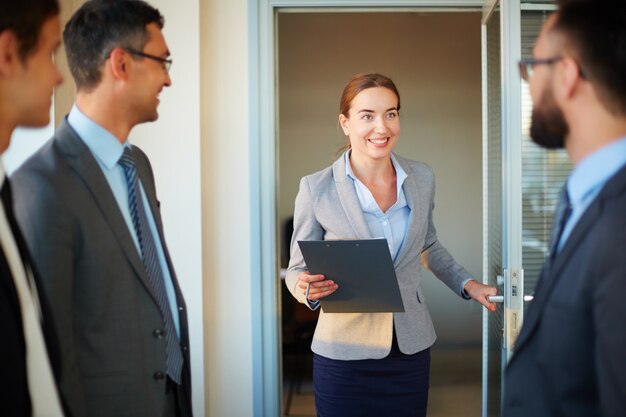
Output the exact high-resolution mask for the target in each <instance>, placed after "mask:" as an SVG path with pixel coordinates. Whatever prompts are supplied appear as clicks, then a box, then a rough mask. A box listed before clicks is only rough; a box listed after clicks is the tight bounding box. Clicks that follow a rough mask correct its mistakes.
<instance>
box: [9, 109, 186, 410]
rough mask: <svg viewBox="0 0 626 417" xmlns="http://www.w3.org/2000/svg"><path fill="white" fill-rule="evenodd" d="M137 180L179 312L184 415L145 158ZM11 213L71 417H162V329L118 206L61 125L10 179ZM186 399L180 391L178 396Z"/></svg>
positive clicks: (74, 138)
mask: <svg viewBox="0 0 626 417" xmlns="http://www.w3.org/2000/svg"><path fill="white" fill-rule="evenodd" d="M133 153H134V156H135V159H136V164H137V174H138V176H139V178H140V179H141V182H142V184H143V187H144V189H145V192H146V195H147V197H148V200H149V205H150V209H151V210H152V213H153V215H154V219H155V222H156V223H157V228H158V230H159V234H160V238H161V242H163V249H164V252H165V256H166V258H167V263H168V265H169V268H170V273H171V275H172V280H173V281H174V287H175V290H176V297H177V301H178V306H179V313H180V329H181V335H180V336H181V346H182V348H183V354H184V358H185V367H184V370H183V384H182V385H183V386H182V388H181V394H183V397H182V398H185V401H183V402H184V404H183V407H184V408H188V409H189V410H191V406H190V399H191V397H190V392H191V386H190V373H189V349H188V346H189V342H188V333H187V315H186V307H185V301H184V299H183V296H182V294H181V291H180V288H179V286H178V282H177V279H176V275H175V273H174V269H173V267H172V263H171V260H170V257H169V253H168V250H167V247H166V245H165V239H164V236H163V226H162V222H161V216H160V212H159V208H158V206H159V203H158V201H157V199H156V191H155V188H154V177H153V174H152V170H151V167H150V164H149V162H148V159H147V157H146V156H145V154H144V153H143V152H141V151H140V150H139V149H138V148H136V147H134V148H133ZM11 181H12V183H13V184H15V187H14V189H15V212H16V215H17V218H18V221H19V223H20V226H21V228H22V230H23V232H24V236H25V238H26V241H27V243H28V246H29V248H30V250H31V253H32V255H33V256H32V257H33V259H34V261H35V264H36V265H37V267H38V269H39V271H40V273H41V280H42V283H43V287H44V290H45V292H46V293H47V296H48V299H49V301H50V304H51V307H52V315H53V318H54V321H55V324H56V328H57V331H58V335H59V340H60V345H61V355H62V359H63V367H62V372H61V391H62V393H63V395H64V397H65V399H66V400H67V402H68V405H69V408H70V410H71V412H72V414H73V415H74V416H75V417H86V416H89V417H93V416H96V417H98V416H103V417H104V416H111V417H112V416H115V417H121V416H129V417H130V416H133V417H140V416H143V417H155V416H161V415H162V414H163V410H164V408H165V407H166V404H165V395H164V394H165V389H166V380H165V379H163V378H159V377H160V376H161V375H162V374H160V372H162V373H165V356H166V354H165V338H164V337H162V335H161V334H160V333H159V331H158V330H160V329H163V328H164V320H163V317H162V315H161V312H160V310H159V307H158V305H157V302H156V299H155V296H154V294H153V291H152V286H151V285H150V282H149V279H148V276H147V274H146V271H145V268H144V266H143V263H142V260H141V258H140V256H139V253H138V251H137V248H136V246H135V244H134V243H133V240H132V238H131V234H130V232H129V230H128V226H127V225H126V222H125V221H124V219H123V217H122V214H121V211H120V209H119V206H118V204H117V201H116V200H115V197H114V195H113V193H112V191H111V189H110V187H109V184H108V183H107V180H106V178H105V177H104V174H103V173H102V171H101V169H100V167H99V166H98V163H97V162H96V160H95V159H94V157H93V155H92V154H91V152H90V151H89V149H88V148H87V147H86V146H85V144H84V143H83V142H82V140H81V139H80V138H79V137H78V136H77V134H76V132H74V130H73V129H72V128H71V127H70V126H69V125H68V124H67V122H66V121H65V120H64V121H63V122H62V123H61V125H60V126H59V128H58V129H57V131H56V132H55V136H54V137H53V138H52V139H51V140H50V141H49V142H48V143H46V144H45V145H44V146H43V148H42V149H41V150H39V151H38V152H37V153H35V155H33V156H32V157H31V158H30V159H29V160H28V161H26V163H25V164H24V165H23V166H22V167H21V168H20V169H19V170H18V171H17V172H16V173H15V174H14V175H13V176H12V178H11ZM183 391H184V392H183Z"/></svg>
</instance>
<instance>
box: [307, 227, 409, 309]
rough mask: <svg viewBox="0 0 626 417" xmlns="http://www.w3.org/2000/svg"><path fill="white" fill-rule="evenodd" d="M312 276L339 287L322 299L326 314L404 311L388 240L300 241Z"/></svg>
mask: <svg viewBox="0 0 626 417" xmlns="http://www.w3.org/2000/svg"><path fill="white" fill-rule="evenodd" d="M298 245H299V246H300V250H301V251H302V255H303V256H304V262H305V263H306V266H307V268H308V270H309V273H310V274H323V275H324V276H325V277H326V279H331V280H333V281H334V282H336V283H337V284H338V285H339V288H338V289H337V291H335V292H334V293H333V294H331V295H329V296H327V297H324V298H322V299H321V300H320V302H321V304H322V309H323V310H324V313H380V312H404V304H403V303H402V296H401V295H400V288H399V287H398V280H397V278H396V272H395V269H394V267H393V262H392V260H391V255H390V254H389V247H388V246H387V240H386V239H359V240H309V241H304V240H300V241H298Z"/></svg>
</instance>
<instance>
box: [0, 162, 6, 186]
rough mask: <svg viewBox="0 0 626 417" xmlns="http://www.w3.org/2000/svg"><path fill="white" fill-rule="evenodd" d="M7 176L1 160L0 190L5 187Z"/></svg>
mask: <svg viewBox="0 0 626 417" xmlns="http://www.w3.org/2000/svg"><path fill="white" fill-rule="evenodd" d="M7 179H8V178H7V174H6V171H5V170H4V164H3V163H2V159H0V189H2V186H4V182H5V181H6V180H7Z"/></svg>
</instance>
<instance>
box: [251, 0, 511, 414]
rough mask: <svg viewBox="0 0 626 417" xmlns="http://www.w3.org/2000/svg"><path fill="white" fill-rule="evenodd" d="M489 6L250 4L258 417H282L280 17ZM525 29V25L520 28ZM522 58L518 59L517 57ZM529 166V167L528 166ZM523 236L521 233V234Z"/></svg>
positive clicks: (470, 0)
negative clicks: (292, 13)
mask: <svg viewBox="0 0 626 417" xmlns="http://www.w3.org/2000/svg"><path fill="white" fill-rule="evenodd" d="M484 3H485V1H484V0H248V44H249V51H248V57H249V67H248V74H249V79H248V83H249V86H248V88H249V98H250V105H249V108H248V111H249V116H248V117H249V144H250V150H249V155H248V156H249V164H250V204H251V207H250V213H251V214H250V216H251V218H250V227H251V242H250V252H251V271H250V278H251V289H252V300H251V307H252V309H251V310H252V312H253V316H252V343H253V349H252V356H253V357H252V370H253V386H252V390H253V415H254V417H261V416H268V417H270V416H280V415H281V411H282V410H281V408H282V405H281V402H280V398H281V395H280V387H281V384H282V381H281V372H280V368H281V363H280V358H281V353H280V346H281V345H280V340H281V335H280V326H279V320H280V311H279V308H278V305H279V304H278V302H279V295H280V288H279V287H278V283H279V281H278V276H279V275H278V274H279V259H278V254H279V248H278V240H277V236H278V233H279V230H278V225H277V219H276V212H277V192H278V190H277V182H276V178H277V174H278V169H277V151H278V147H277V117H278V115H277V113H278V112H277V105H278V94H277V68H278V66H277V56H276V51H277V48H276V42H277V36H276V34H277V33H276V16H277V13H278V12H279V11H280V9H289V10H290V11H296V12H302V13H306V12H320V11H346V10H350V11H369V12H371V11H380V12H396V11H399V12H402V11H408V10H415V9H424V8H429V9H437V10H442V11H459V10H463V9H466V10H467V9H472V10H480V9H481V8H482V7H483V4H484ZM518 25H519V24H518ZM516 59H517V58H516ZM520 166H521V165H520ZM520 236H521V234H520Z"/></svg>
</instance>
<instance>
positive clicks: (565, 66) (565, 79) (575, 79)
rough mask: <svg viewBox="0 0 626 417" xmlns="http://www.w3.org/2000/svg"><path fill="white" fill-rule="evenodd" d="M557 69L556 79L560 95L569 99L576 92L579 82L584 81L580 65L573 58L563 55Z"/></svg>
mask: <svg viewBox="0 0 626 417" xmlns="http://www.w3.org/2000/svg"><path fill="white" fill-rule="evenodd" d="M560 64H561V65H560V68H559V69H558V70H557V71H558V76H557V81H558V83H559V85H558V87H559V90H560V93H561V96H562V97H563V98H566V99H570V98H572V97H573V96H574V94H575V93H576V89H577V88H578V87H579V85H580V82H582V81H584V79H583V76H582V73H581V71H580V66H579V65H578V62H576V60H575V59H574V58H571V57H564V58H563V59H561V62H560Z"/></svg>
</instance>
